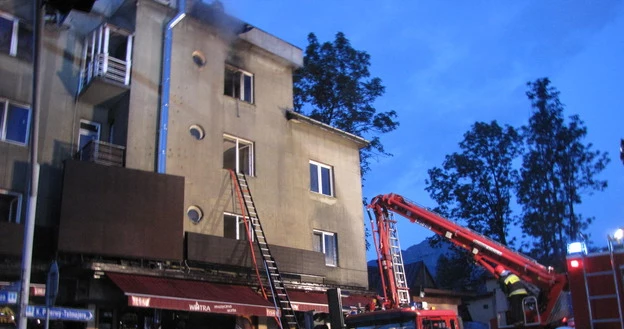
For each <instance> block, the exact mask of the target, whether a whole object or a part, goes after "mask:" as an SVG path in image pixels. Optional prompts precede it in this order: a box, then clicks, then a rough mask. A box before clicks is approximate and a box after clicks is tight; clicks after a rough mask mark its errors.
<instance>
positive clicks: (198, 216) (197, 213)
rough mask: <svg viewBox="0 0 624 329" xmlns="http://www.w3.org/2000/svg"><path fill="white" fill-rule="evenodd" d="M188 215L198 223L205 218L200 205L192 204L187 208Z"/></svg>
mask: <svg viewBox="0 0 624 329" xmlns="http://www.w3.org/2000/svg"><path fill="white" fill-rule="evenodd" d="M186 217H188V219H190V220H191V222H193V223H195V224H197V223H199V222H200V221H201V220H202V218H204V212H203V211H202V210H201V208H199V207H198V206H190V207H188V209H186Z"/></svg>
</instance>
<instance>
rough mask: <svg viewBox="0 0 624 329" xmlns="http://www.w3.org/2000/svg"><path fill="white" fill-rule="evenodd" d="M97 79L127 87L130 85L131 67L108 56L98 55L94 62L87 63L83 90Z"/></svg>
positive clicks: (83, 76) (83, 78)
mask: <svg viewBox="0 0 624 329" xmlns="http://www.w3.org/2000/svg"><path fill="white" fill-rule="evenodd" d="M97 77H102V78H106V79H108V80H111V81H114V82H117V83H120V84H122V85H126V86H127V85H129V84H130V66H129V65H128V64H127V63H126V62H125V61H122V60H121V59H118V58H115V57H112V56H109V55H107V54H97V55H95V59H94V60H93V61H92V62H89V63H87V67H86V69H85V70H84V71H83V72H82V85H81V88H84V87H85V86H87V85H88V84H89V82H91V81H92V80H93V79H94V78H97Z"/></svg>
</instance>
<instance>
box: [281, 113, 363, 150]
mask: <svg viewBox="0 0 624 329" xmlns="http://www.w3.org/2000/svg"><path fill="white" fill-rule="evenodd" d="M286 120H289V121H293V122H304V123H307V124H309V125H312V126H317V127H319V128H321V129H324V130H328V131H330V132H332V133H334V134H337V135H340V136H341V137H344V138H346V139H349V140H351V141H352V142H354V143H356V144H357V145H358V148H360V149H361V148H364V147H367V146H368V145H369V144H370V142H369V141H368V140H366V139H364V138H362V137H360V136H357V135H354V134H352V133H348V132H346V131H344V130H340V129H338V128H335V127H332V126H330V125H328V124H325V123H322V122H320V121H318V120H314V119H312V118H310V117H307V116H305V115H303V114H300V113H297V112H295V111H291V110H286Z"/></svg>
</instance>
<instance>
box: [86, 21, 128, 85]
mask: <svg viewBox="0 0 624 329" xmlns="http://www.w3.org/2000/svg"><path fill="white" fill-rule="evenodd" d="M132 39H133V35H132V34H130V33H129V32H127V31H124V30H122V29H119V28H116V27H114V26H112V25H110V24H103V25H102V26H100V27H98V28H97V29H95V30H94V31H93V32H91V33H90V34H89V35H88V36H87V38H86V40H85V48H84V52H83V66H82V70H81V72H80V90H81V91H82V90H83V89H84V88H85V87H87V86H88V85H89V83H90V82H91V81H92V80H93V79H95V78H104V79H106V80H109V81H112V82H115V83H119V84H121V85H124V86H128V85H129V84H130V71H131V58H132Z"/></svg>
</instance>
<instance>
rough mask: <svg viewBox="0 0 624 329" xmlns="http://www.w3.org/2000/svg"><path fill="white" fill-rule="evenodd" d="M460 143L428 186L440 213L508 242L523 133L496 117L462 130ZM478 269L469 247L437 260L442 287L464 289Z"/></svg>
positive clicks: (493, 237) (432, 177)
mask: <svg viewBox="0 0 624 329" xmlns="http://www.w3.org/2000/svg"><path fill="white" fill-rule="evenodd" d="M459 147H460V149H461V151H460V152H459V153H457V152H456V153H453V154H451V155H447V156H446V158H445V160H444V163H443V165H442V168H438V167H434V168H433V169H430V170H429V171H428V172H429V179H428V180H427V187H426V189H427V191H428V192H429V194H430V195H431V197H432V198H433V199H434V200H435V201H436V202H437V203H438V205H439V206H438V208H436V211H438V212H440V213H441V214H443V215H445V216H446V217H447V218H449V219H452V220H455V221H459V222H463V223H466V224H467V226H468V227H469V228H471V229H473V230H475V231H477V232H479V233H481V234H484V235H486V236H489V237H490V238H492V239H494V240H497V241H499V242H500V243H502V244H504V245H507V244H509V243H510V242H511V241H509V239H508V238H507V234H508V228H509V226H510V225H511V224H512V222H513V217H512V211H511V207H510V202H511V195H512V189H513V187H514V184H515V182H516V180H517V176H518V175H517V171H516V170H514V169H513V161H514V159H515V158H517V157H518V156H519V155H520V154H521V150H522V138H521V136H520V134H519V133H518V132H517V131H516V130H515V129H514V128H512V127H510V126H504V127H501V126H500V125H499V124H498V123H497V122H496V121H492V122H491V123H484V122H477V123H475V124H474V125H473V126H472V128H471V129H470V130H469V131H468V132H466V133H465V134H464V139H463V141H461V142H460V143H459ZM436 240H438V241H439V240H440V238H439V237H437V238H434V239H431V240H430V241H432V242H433V244H434V245H435V244H437V243H438V241H436ZM476 269H477V267H476V265H475V264H474V262H473V261H472V257H471V256H470V255H468V253H467V252H466V251H465V250H463V249H459V248H452V252H451V253H449V254H448V255H445V256H444V257H441V258H440V259H439V260H438V272H437V275H436V279H437V281H438V283H439V284H440V285H441V286H444V287H447V288H452V289H462V287H466V286H467V285H468V283H469V282H470V281H471V277H472V274H475V273H476V272H475V271H476Z"/></svg>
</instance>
